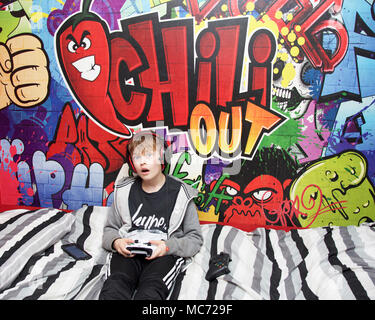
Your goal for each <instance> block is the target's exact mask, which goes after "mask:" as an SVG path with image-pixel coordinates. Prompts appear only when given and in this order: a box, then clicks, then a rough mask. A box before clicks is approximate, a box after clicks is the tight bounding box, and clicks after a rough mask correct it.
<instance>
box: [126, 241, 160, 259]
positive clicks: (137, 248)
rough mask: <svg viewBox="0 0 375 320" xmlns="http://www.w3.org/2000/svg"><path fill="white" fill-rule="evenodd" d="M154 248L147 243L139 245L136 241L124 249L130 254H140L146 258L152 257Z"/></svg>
mask: <svg viewBox="0 0 375 320" xmlns="http://www.w3.org/2000/svg"><path fill="white" fill-rule="evenodd" d="M155 248H156V246H155V245H153V244H151V243H149V242H147V243H141V242H139V241H138V240H135V241H134V243H131V244H128V245H127V246H126V249H127V250H129V251H130V252H131V253H132V254H142V255H145V256H146V257H150V256H152V254H153V252H154V250H155Z"/></svg>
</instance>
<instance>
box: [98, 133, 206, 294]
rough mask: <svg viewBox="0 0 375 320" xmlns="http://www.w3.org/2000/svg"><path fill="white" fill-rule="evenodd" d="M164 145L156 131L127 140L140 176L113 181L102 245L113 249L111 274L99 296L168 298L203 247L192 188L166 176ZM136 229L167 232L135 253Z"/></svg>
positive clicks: (129, 152) (137, 173)
mask: <svg viewBox="0 0 375 320" xmlns="http://www.w3.org/2000/svg"><path fill="white" fill-rule="evenodd" d="M165 152H166V150H165V147H164V143H163V141H162V139H161V138H159V137H158V136H157V135H156V134H155V133H153V132H152V131H146V132H140V133H138V134H136V135H134V137H133V138H132V139H131V140H130V141H129V144H128V162H129V166H131V167H132V169H133V170H134V171H135V173H136V175H137V176H136V177H127V178H124V179H121V180H120V181H119V182H118V183H117V185H116V186H115V191H114V200H113V205H112V210H111V214H110V215H109V217H108V221H107V224H106V226H105V228H104V235H103V247H104V248H105V249H107V250H109V251H112V252H113V254H112V258H111V264H110V276H109V277H108V278H107V280H106V281H105V283H104V286H103V288H102V291H101V293H100V296H99V299H103V300H106V299H111V300H114V299H123V300H124V299H126V300H129V299H132V298H134V299H137V300H149V299H152V300H164V299H166V298H167V297H168V295H169V293H170V291H171V289H172V287H173V284H174V281H175V279H176V277H177V275H178V273H179V272H180V270H181V267H182V265H183V264H184V262H185V258H190V257H192V256H194V255H195V254H196V253H197V252H198V251H199V250H200V247H201V246H202V243H203V238H202V234H201V230H200V224H199V220H198V214H197V209H196V207H195V204H194V202H193V198H194V197H195V196H196V192H195V190H194V189H193V188H191V187H190V186H188V185H186V184H185V183H183V182H181V181H180V180H177V179H175V178H173V177H171V176H168V175H164V173H163V171H162V170H163V169H164V166H165V160H166V159H165V158H166V156H165ZM137 230H143V231H146V232H152V233H153V234H155V233H156V232H159V233H160V234H161V235H163V234H164V237H160V239H159V240H150V241H149V242H150V243H151V244H153V245H154V246H156V248H155V250H154V252H153V254H152V255H151V256H150V257H145V256H144V255H139V254H132V253H131V252H130V251H129V250H128V249H127V248H126V247H127V246H128V245H129V244H131V243H134V239H132V234H134V232H135V231H137Z"/></svg>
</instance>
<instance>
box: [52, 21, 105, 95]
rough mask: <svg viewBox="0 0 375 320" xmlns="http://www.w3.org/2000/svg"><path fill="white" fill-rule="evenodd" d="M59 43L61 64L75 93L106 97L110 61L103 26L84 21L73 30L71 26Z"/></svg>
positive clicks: (98, 23) (62, 35)
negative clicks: (104, 95) (100, 94)
mask: <svg viewBox="0 0 375 320" xmlns="http://www.w3.org/2000/svg"><path fill="white" fill-rule="evenodd" d="M59 41H60V55H61V59H62V64H63V67H64V69H65V73H66V75H68V78H69V80H70V82H71V85H72V87H73V89H74V91H75V92H76V93H77V94H78V95H86V94H90V96H92V95H93V93H94V92H95V94H94V95H98V94H99V93H100V92H105V93H104V94H106V93H107V88H108V82H109V81H108V80H109V65H110V64H109V63H110V62H109V61H110V59H109V46H108V40H107V35H106V33H105V31H104V29H103V26H102V24H101V23H100V22H97V21H82V22H81V23H79V24H78V25H77V26H76V28H75V29H74V30H73V28H72V26H70V27H68V28H67V29H66V30H65V31H64V32H63V33H62V34H61V36H60V39H59ZM92 90H95V91H92ZM97 90H98V91H97ZM81 98H82V97H81Z"/></svg>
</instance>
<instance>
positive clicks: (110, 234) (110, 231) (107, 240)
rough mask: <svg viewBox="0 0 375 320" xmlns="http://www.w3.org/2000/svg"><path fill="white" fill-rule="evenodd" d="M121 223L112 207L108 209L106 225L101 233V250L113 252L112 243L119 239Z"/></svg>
mask: <svg viewBox="0 0 375 320" xmlns="http://www.w3.org/2000/svg"><path fill="white" fill-rule="evenodd" d="M122 224H123V222H122V219H121V217H120V215H119V214H118V213H117V211H116V210H115V208H114V206H113V205H112V206H111V207H110V212H109V214H108V217H107V221H106V224H105V226H104V231H103V248H104V249H106V250H108V251H113V252H115V251H116V250H114V249H113V247H112V243H113V241H115V240H116V239H118V238H121V236H120V234H119V230H120V228H121V226H122Z"/></svg>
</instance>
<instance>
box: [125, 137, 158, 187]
mask: <svg viewBox="0 0 375 320" xmlns="http://www.w3.org/2000/svg"><path fill="white" fill-rule="evenodd" d="M154 149H155V148H153V146H146V145H144V144H140V145H138V146H137V147H135V149H134V151H133V153H132V160H133V164H134V169H135V171H136V172H137V175H138V176H139V177H140V178H142V180H152V179H154V178H155V177H158V176H159V175H160V174H162V167H161V162H160V160H161V159H160V152H159V151H157V150H154Z"/></svg>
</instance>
